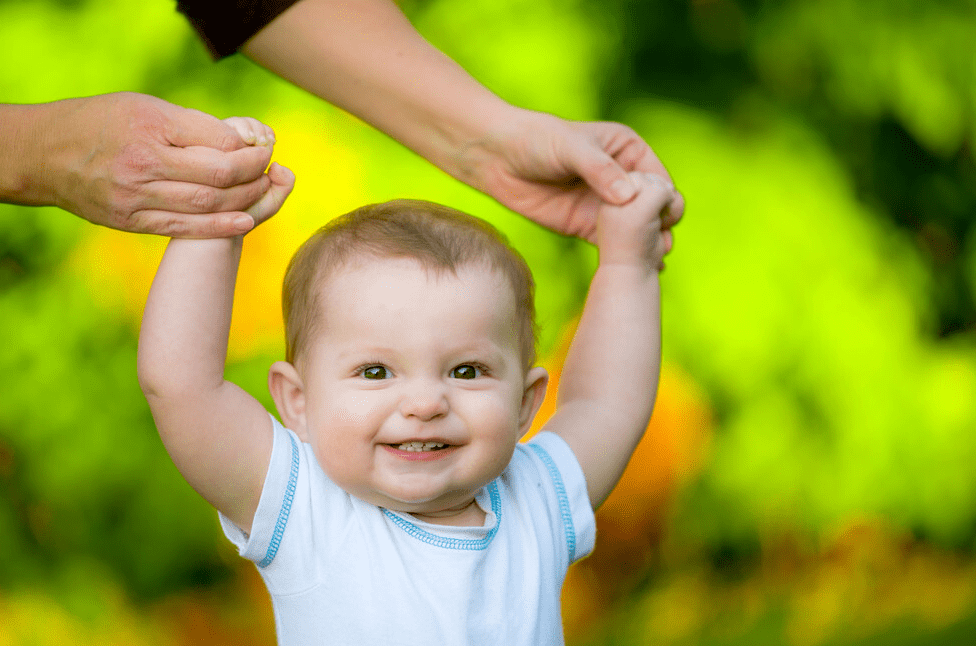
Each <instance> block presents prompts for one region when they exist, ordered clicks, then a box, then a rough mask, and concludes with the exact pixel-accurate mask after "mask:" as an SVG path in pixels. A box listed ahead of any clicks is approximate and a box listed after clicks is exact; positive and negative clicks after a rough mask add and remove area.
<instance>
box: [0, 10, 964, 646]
mask: <svg viewBox="0 0 976 646" xmlns="http://www.w3.org/2000/svg"><path fill="white" fill-rule="evenodd" d="M403 6H404V9H405V10H406V11H407V13H408V15H409V16H410V18H411V19H412V20H413V21H414V23H415V24H416V25H417V27H418V29H419V30H420V31H421V33H423V34H424V35H425V36H426V37H427V38H428V39H430V40H431V41H432V42H433V43H434V44H435V45H437V46H438V47H440V48H442V49H443V50H444V51H445V52H447V53H448V54H449V55H451V56H452V57H454V58H455V59H456V60H458V61H459V62H460V63H461V64H462V65H463V66H465V67H466V68H467V69H468V70H469V71H471V73H472V74H474V75H475V76H476V77H477V78H478V79H480V80H481V81H482V82H484V83H485V84H486V85H488V86H489V87H490V88H492V89H493V90H494V91H496V92H497V93H499V94H500V95H501V96H502V97H504V98H505V99H507V100H509V101H511V102H513V103H516V104H518V105H522V106H525V107H530V108H534V109H540V110H546V111H550V112H554V113H556V114H559V115H561V116H564V117H567V118H573V119H614V120H620V121H623V122H625V123H627V124H629V125H631V126H632V127H634V128H635V129H636V130H637V131H638V132H640V133H641V134H642V135H643V136H644V137H645V139H646V140H647V141H648V142H649V143H650V144H651V145H652V146H653V147H654V149H655V151H656V153H657V154H658V156H659V157H660V158H661V159H662V161H664V163H665V164H666V165H667V167H668V169H669V170H670V172H671V174H672V176H673V177H674V179H675V181H676V183H677V185H678V187H679V188H680V189H681V191H682V192H683V194H684V195H685V197H686V199H687V202H688V208H687V211H686V219H685V221H684V222H682V224H681V225H680V227H679V228H678V229H677V231H676V247H675V250H674V252H673V254H672V255H671V256H670V257H669V260H668V268H667V270H666V272H665V273H664V274H663V276H662V284H663V291H664V305H663V309H664V346H665V362H664V369H663V371H662V381H661V391H660V394H659V398H658V402H657V407H656V411H655V415H654V419H653V420H652V422H651V425H650V427H649V430H648V434H647V436H646V438H645V440H644V441H643V442H642V444H641V446H640V447H639V449H638V451H637V453H636V455H635V456H634V459H633V461H632V463H631V465H630V467H629V469H628V472H627V474H626V476H625V478H624V480H623V481H622V482H621V483H620V485H619V487H618V488H617V490H616V491H615V492H614V494H613V495H612V496H611V498H610V499H609V500H608V501H607V503H606V504H605V505H604V507H603V508H602V509H601V510H600V512H599V513H598V522H599V533H598V542H597V550H596V552H595V553H594V555H593V556H591V557H590V558H588V559H586V560H584V561H582V562H581V563H579V564H578V565H576V566H574V567H573V569H571V571H570V574H569V578H568V581H567V585H566V588H565V591H564V617H565V621H566V632H567V642H568V643H569V644H577V645H596V644H607V645H609V644H628V645H630V644H666V645H672V644H673V645H676V646H677V645H685V644H688V645H690V644H696V645H716V646H719V645H721V646H732V645H738V644H751V645H759V646H762V645H774V644H784V645H790V646H821V645H837V646H841V645H849V644H878V645H882V644H884V645H885V646H888V645H891V644H896V645H897V644H903V645H906V646H908V645H914V644H918V645H922V644H925V645H929V644H932V645H946V646H949V645H955V644H968V643H976V556H974V550H976V468H974V466H973V465H976V433H974V431H976V354H974V349H976V347H974V346H976V343H974V341H976V309H974V306H973V303H974V300H976V288H974V286H976V230H974V229H973V227H972V217H971V216H972V215H973V213H974V208H976V207H974V205H976V182H974V181H973V180H974V178H976V172H974V168H973V160H972V150H973V146H974V143H976V128H974V125H976V101H974V87H976V83H974V82H976V60H974V56H973V49H972V45H971V42H970V41H971V36H972V34H973V33H974V31H976V29H974V28H976V10H974V6H973V4H972V3H971V2H950V1H948V0H947V1H942V2H930V3H915V4H913V3H863V2H855V1H853V0H823V1H822V2H817V3H807V2H803V1H802V0H793V1H784V2H780V3H759V2H753V1H748V0H688V1H686V2H677V3H665V2H657V1H653V0H611V1H608V2H604V3H596V2H585V1H583V0H575V1H574V0H536V1H533V2H528V1H527V0H466V1H462V0H413V1H412V2H405V3H403ZM0 54H2V60H3V61H4V63H3V68H2V69H0V101H3V102H6V103H32V102H43V101H51V100H57V99H61V98H68V97H72V96H86V95H92V94H98V93H103V92H112V91H121V90H129V91H138V92H145V93H149V94H153V95H156V96H159V97H161V98H163V99H166V100H168V101H171V102H173V103H177V104H180V105H184V106H188V107H194V108H198V109H200V110H203V111H205V112H208V113H211V114H215V115H217V116H220V117H227V116H232V115H249V116H253V117H256V118H258V119H260V120H262V121H264V122H265V123H268V124H269V125H271V126H272V127H273V128H274V130H275V132H276V135H277V141H278V144H277V146H276V149H275V159H276V160H278V161H280V162H281V163H283V164H285V165H287V166H289V167H290V168H292V169H293V170H294V171H295V173H296V175H297V177H298V183H297V186H296V189H295V192H294V193H293V195H292V197H291V198H290V199H289V201H288V203H287V204H286V206H285V207H284V208H283V209H282V211H281V212H280V214H279V215H277V216H276V217H275V218H273V219H272V220H271V221H270V222H269V223H267V224H266V225H263V226H262V227H261V228H260V229H258V230H257V231H256V232H255V233H253V234H250V235H248V236H247V238H246V241H245V252H244V258H243V261H242V267H241V272H240V277H239V283H238V295H237V301H236V303H235V310H234V322H233V328H232V334H231V347H230V365H229V366H228V375H229V376H230V378H232V379H234V380H235V381H237V382H238V383H241V384H242V385H243V386H245V387H246V388H248V390H250V391H251V392H252V393H253V394H254V395H255V396H257V397H258V398H259V399H261V401H262V402H264V403H265V404H266V405H267V406H269V408H270V407H271V402H270V398H269V397H268V394H267V389H266V387H265V385H264V384H265V379H266V371H267V367H268V366H269V365H270V363H271V362H272V361H274V360H276V359H278V358H279V357H280V356H281V354H282V352H283V343H282V341H281V336H282V331H281V322H280V314H279V311H280V297H279V289H280V281H281V276H282V274H283V272H284V267H285V264H286V263H287V261H288V258H289V257H290V256H291V254H292V252H293V251H294V249H295V248H296V247H297V245H298V244H299V243H300V242H301V241H303V240H304V239H305V238H306V237H307V236H308V235H309V234H310V233H311V232H312V231H314V230H315V229H317V228H318V227H319V226H320V225H321V224H322V223H323V222H324V221H325V220H327V219H328V218H330V217H333V216H335V215H338V214H341V213H344V212H346V211H348V210H350V209H352V208H355V207H357V206H359V205H361V204H364V203H368V202H376V201H382V200H386V199H390V198H394V197H420V198H424V199H430V200H434V201H438V202H443V203H445V204H449V205H451V206H454V207H457V208H460V209H462V210H466V211H468V212H471V213H474V214H477V215H479V216H481V217H484V218H486V219H488V220H490V221H492V222H493V223H494V224H496V225H497V226H498V227H500V228H501V229H502V230H503V231H504V232H505V233H506V234H507V235H508V236H509V237H510V239H511V240H512V241H513V243H514V244H515V246H517V247H518V248H519V249H520V251H522V253H523V254H524V255H525V256H526V258H527V260H528V262H529V264H530V266H531V267H532V269H533V271H534V273H535V275H536V278H537V282H538V293H539V297H538V311H539V323H540V326H541V347H540V356H541V357H542V363H543V365H545V366H546V367H547V368H548V369H549V371H550V373H551V374H552V375H553V379H554V383H553V385H552V386H551V388H550V397H549V399H548V400H547V403H546V407H545V408H544V410H543V413H542V414H541V415H540V419H539V420H538V422H537V425H536V427H538V425H539V424H541V422H542V421H544V419H545V417H546V415H547V414H549V413H551V406H552V395H553V394H554V392H555V390H556V386H557V384H558V375H559V371H560V366H561V363H562V359H563V357H564V355H565V348H566V345H567V343H568V339H569V337H570V335H571V333H572V328H573V325H574V321H575V318H576V316H577V315H578V313H579V310H580V308H581V305H582V301H583V297H584V295H585V289H586V284H587V281H588V279H589V276H590V274H591V272H592V270H593V267H594V266H595V252H594V250H593V249H592V248H591V247H589V246H588V245H586V244H584V243H581V242H579V241H573V240H566V239H563V238H560V237H559V236H556V235H553V234H551V233H549V232H546V231H543V230H541V229H540V228H538V227H536V226H534V225H532V224H529V223H527V222H526V221H524V220H523V219H521V218H520V217H518V216H515V215H513V214H511V213H510V212H508V211H506V210H505V209H503V208H502V207H500V206H499V205H497V204H495V203H494V202H492V201H491V200H490V199H488V198H486V197H484V196H482V195H480V194H478V193H476V192H474V191H473V190H471V189H469V188H467V187H465V186H463V185H461V184H459V183H458V182H456V181H454V180H453V179H451V178H449V177H447V176H446V175H444V174H443V173H441V172H440V171H438V170H436V169H435V168H433V167H431V166H430V165H428V164H427V163H426V162H425V161H423V160H422V159H420V158H418V157H416V156H415V155H413V154H412V153H410V152H408V151H406V150H404V149H402V148H401V147H399V146H398V145H397V144H395V143H393V142H392V141H390V140H389V139H387V138H386V137H384V136H383V135H381V134H379V133H376V132H375V131H373V130H371V129H370V128H368V127H367V126H365V125H364V124H362V123H361V122H359V121H358V120H356V119H355V118H353V117H350V116H348V115H346V114H344V113H342V112H341V111H339V110H337V109H335V108H333V107H331V106H329V105H327V104H325V103H323V102H321V101H320V100H318V99H316V98H314V97H311V96H309V95H307V94H305V93H304V92H302V91H301V90H298V89H296V88H294V87H292V86H290V85H288V84H287V83H285V82H283V81H281V80H279V79H277V78H275V77H273V76H272V75H270V74H269V73H267V72H265V71H263V70H261V69H260V68H258V67H256V66H255V65H253V64H252V63H250V62H249V61H247V60H246V59H244V58H243V57H241V56H234V57H231V58H229V59H226V60H224V61H221V62H219V63H213V62H211V61H210V60H209V58H208V56H207V54H206V52H205V50H204V49H203V46H202V45H201V44H200V43H199V42H198V41H197V40H196V38H195V36H194V35H193V33H192V32H191V30H190V28H189V27H188V25H187V24H186V23H185V22H184V21H183V19H182V18H181V17H180V16H179V15H178V14H177V13H176V12H175V8H174V6H173V3H172V2H161V1H157V0H152V1H150V2H144V3H127V2H121V0H97V1H96V0H87V1H86V0H70V1H69V0H59V1H55V0H49V1H37V2H19V1H16V0H7V1H6V2H0ZM0 154H2V153H0ZM165 243H166V241H165V240H163V239H160V238H156V237H141V236H135V235H131V234H125V233H119V232H116V231H112V230H108V229H104V228H97V227H94V226H91V225H88V224H86V223H83V222H81V221H80V220H79V219H77V218H75V217H73V216H70V215H69V214H66V213H64V212H62V211H58V210H57V209H53V208H45V209H29V208H24V207H16V206H9V205H0V338H2V339H3V340H4V342H3V343H2V344H0V374H2V375H3V376H2V377H0V483H2V484H0V547H2V549H3V553H4V556H5V558H4V559H0V646H7V645H11V646H13V645H17V646H21V645H34V644H38V645H40V644H64V645H73V644H88V643H93V642H94V643H99V644H116V643H117V644H127V645H130V646H131V645H138V644H163V645H166V644H173V645H187V646H189V645H202V644H215V645H219V644H236V645H246V644H255V645H257V644H269V643H273V639H274V637H273V634H274V631H273V623H272V617H271V609H270V603H269V601H268V599H267V594H266V593H265V591H264V589H263V586H262V584H261V582H260V580H259V577H258V576H257V573H256V572H255V571H254V568H253V567H252V566H251V565H249V564H247V563H245V562H243V561H241V560H240V559H238V558H237V557H236V555H235V554H234V553H233V550H232V549H231V548H230V546H229V544H228V543H227V542H226V541H225V540H224V539H223V538H222V536H221V534H220V530H219V528H218V526H217V523H216V518H215V515H214V514H213V512H212V511H211V510H210V509H209V508H208V507H207V506H206V504H205V503H203V501H202V500H199V499H198V498H197V497H196V496H195V495H194V494H193V493H192V491H190V490H189V488H188V487H187V486H186V485H185V484H184V483H183V482H182V480H181V479H180V478H179V475H178V473H177V472H176V471H175V469H174V468H173V467H172V465H171V464H170V463H169V461H168V459H167V457H166V455H165V452H164V451H163V449H162V446H161V445H160V443H159V441H158V438H157V437H156V435H155V431H154V428H153V425H152V420H151V418H150V416H149V413H148V409H147V407H146V405H145V402H144V400H143V399H142V396H141V394H140V393H139V389H138V385H137V383H136V378H135V340H136V337H137V334H138V325H139V318H140V316H141V310H142V305H143V302H144V299H145V296H146V293H147V292H148V288H149V284H150V282H151V280H152V275H153V273H154V271H155V267H156V264H157V262H158V260H159V258H160V256H161V254H162V250H163V248H164V246H165ZM622 369H623V370H626V367H624V366H622Z"/></svg>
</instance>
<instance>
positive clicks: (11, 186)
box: [0, 103, 64, 206]
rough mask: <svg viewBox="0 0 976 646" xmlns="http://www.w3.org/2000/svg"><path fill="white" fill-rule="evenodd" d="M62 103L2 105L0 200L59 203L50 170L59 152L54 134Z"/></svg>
mask: <svg viewBox="0 0 976 646" xmlns="http://www.w3.org/2000/svg"><path fill="white" fill-rule="evenodd" d="M63 109H64V106H63V105H61V104H60V103H45V104H39V105H8V104H0V202H5V203H8V204H25V205H29V206H46V205H53V204H55V203H56V195H55V192H54V191H53V190H52V187H51V186H50V185H49V184H50V181H49V172H48V169H50V168H51V167H52V165H53V163H54V162H55V161H56V160H55V157H57V156H58V155H59V151H58V148H60V146H58V145H57V144H56V141H55V138H54V137H53V134H54V133H55V132H56V130H55V128H54V124H55V123H56V122H57V117H56V116H55V115H56V114H57V112H59V111H62V110H63Z"/></svg>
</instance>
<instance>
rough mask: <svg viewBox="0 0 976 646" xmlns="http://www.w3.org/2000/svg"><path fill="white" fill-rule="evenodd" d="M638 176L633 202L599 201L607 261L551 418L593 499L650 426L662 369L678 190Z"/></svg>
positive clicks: (610, 483) (599, 498)
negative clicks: (668, 257) (664, 273)
mask: <svg viewBox="0 0 976 646" xmlns="http://www.w3.org/2000/svg"><path fill="white" fill-rule="evenodd" d="M634 177H635V179H636V180H637V183H638V184H639V193H638V195H637V197H636V198H634V200H633V201H632V202H630V203H629V204H627V205H624V206H622V207H618V206H612V205H607V206H604V207H603V208H601V209H600V214H599V220H598V233H597V236H598V242H597V245H598V248H599V252H600V260H599V265H598V267H597V270H596V273H595V274H594V276H593V281H592V282H591V284H590V290H589V293H588V295H587V298H586V305H585V307H584V309H583V315H582V317H581V318H580V323H579V327H578V328H577V330H576V334H575V336H574V337H573V341H572V344H571V345H570V350H569V353H568V355H567V357H566V363H565V365H564V367H563V371H562V375H561V377H560V382H559V397H558V400H557V403H556V412H555V414H554V415H553V417H552V418H551V419H550V420H549V422H548V423H547V424H546V427H545V430H549V431H552V432H555V433H557V434H558V435H560V436H561V437H562V438H563V439H565V440H566V442H567V443H568V444H569V445H570V447H571V448H572V449H573V453H574V454H575V455H576V457H577V459H578V460H579V463H580V465H581V467H582V469H583V473H584V475H585V476H586V484H587V489H588V491H589V494H590V501H591V502H592V504H593V507H594V509H595V508H597V507H599V506H600V504H602V503H603V501H604V500H605V499H606V497H607V496H608V495H610V492H611V491H612V490H613V488H614V486H616V484H617V481H618V480H619V479H620V476H621V475H622V474H623V471H624V468H625V467H626V466H627V462H628V461H629V460H630V456H631V455H632V454H633V452H634V449H635V448H636V447H637V443H638V442H639V441H640V439H641V437H643V435H644V431H645V429H646V428H647V424H648V422H649V421H650V417H651V412H652V410H653V408H654V400H655V398H656V396H657V386H658V376H659V373H660V361H661V341H660V337H661V326H660V288H659V281H658V270H659V268H660V266H661V262H662V258H663V257H664V254H665V253H666V252H667V251H668V250H669V249H670V247H671V233H670V232H668V231H662V217H661V216H662V214H664V213H666V209H667V207H668V205H669V204H670V203H671V202H672V201H673V200H674V198H675V194H674V192H673V190H672V189H671V188H670V186H668V185H665V184H664V183H663V182H661V181H653V180H652V179H649V177H654V176H644V175H637V174H635V176H634ZM655 179H656V177H655Z"/></svg>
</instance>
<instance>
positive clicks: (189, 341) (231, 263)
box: [138, 118, 294, 531]
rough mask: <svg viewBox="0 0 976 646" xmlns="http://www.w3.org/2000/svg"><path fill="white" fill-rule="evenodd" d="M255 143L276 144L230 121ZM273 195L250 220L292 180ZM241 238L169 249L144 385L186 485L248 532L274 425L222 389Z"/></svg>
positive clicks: (263, 213) (143, 364) (282, 176)
mask: <svg viewBox="0 0 976 646" xmlns="http://www.w3.org/2000/svg"><path fill="white" fill-rule="evenodd" d="M228 123H230V124H231V125H233V126H234V127H235V128H236V129H237V130H238V131H239V132H240V133H241V136H242V137H243V138H244V139H245V141H248V143H251V144H261V145H264V144H266V145H271V144H272V143H273V142H274V139H273V134H270V129H268V128H267V127H266V126H263V125H262V124H260V123H259V122H256V121H254V120H253V119H240V118H233V119H229V120H228ZM268 176H269V178H270V179H271V184H272V188H271V189H270V190H269V191H268V193H267V194H266V195H265V197H264V198H262V199H261V200H260V201H259V202H258V203H257V204H255V205H254V206H253V207H251V209H250V210H249V211H252V210H253V211H254V213H252V215H255V216H256V217H255V219H256V220H257V221H261V220H262V219H264V218H265V217H270V214H273V213H274V212H276V211H277V210H278V209H279V208H280V207H281V205H282V203H283V202H284V200H285V198H286V197H287V196H288V194H289V192H290V191H291V188H292V186H293V185H294V176H293V175H292V173H291V171H289V170H287V169H286V168H284V167H282V166H278V165H277V164H272V165H271V167H270V168H269V170H268ZM241 246H242V237H241V236H238V237H236V238H223V239H211V240H190V239H181V240H180V239H174V240H171V241H170V243H169V246H168V247H167V248H166V252H165V254H164V255H163V259H162V261H161V262H160V265H159V269H158V270H157V272H156V277H155V279H154V280H153V285H152V288H151V290H150V292H149V298H148V300H147V302H146V309H145V312H144V314H143V320H142V328H141V330H140V333H139V360H138V369H139V383H140V385H141V386H142V390H143V393H145V395H146V399H147V400H148V401H149V407H150V409H151V410H152V414H153V418H154V419H155V421H156V427H157V429H158V430H159V435H160V437H161V438H162V440H163V444H164V445H165V446H166V450H167V451H168V452H169V454H170V457H172V459H173V462H174V463H175V464H176V467H177V468H178V469H179V470H180V473H181V474H183V477H184V478H186V480H187V482H189V483H190V485H191V486H192V487H193V488H194V489H196V491H197V492H198V493H199V494H200V495H201V496H203V497H204V498H205V499H206V500H207V501H208V502H210V504H212V505H213V506H214V507H216V508H217V509H219V510H220V511H221V512H223V513H224V514H225V515H226V516H227V517H228V518H230V519H231V520H232V521H233V522H234V523H236V524H237V525H239V526H240V527H241V528H242V529H244V530H245V531H249V530H250V526H251V521H252V519H253V517H254V511H255V510H256V509H257V504H258V500H259V498H260V495H261V487H262V485H263V482H264V476H265V473H266V471H267V467H268V461H269V459H270V455H271V442H272V436H271V420H270V418H269V417H268V413H267V412H266V411H265V410H264V408H263V407H262V406H261V404H260V403H258V402H257V401H256V400H255V399H254V398H253V397H251V396H250V395H249V394H247V393H246V392H245V391H243V390H242V389H240V388H239V387H237V386H236V385H234V384H232V383H230V382H228V381H225V380H224V362H225V360H226V357H227V337H228V333H229V330H230V319H231V309H232V305H233V301H234V282H235V279H236V276H237V267H238V262H239V260H240V254H241Z"/></svg>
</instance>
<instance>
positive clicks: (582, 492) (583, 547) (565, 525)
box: [528, 432, 596, 563]
mask: <svg viewBox="0 0 976 646" xmlns="http://www.w3.org/2000/svg"><path fill="white" fill-rule="evenodd" d="M528 447H529V449H531V450H532V452H533V453H534V454H535V456H536V457H537V458H538V459H539V460H540V461H541V462H542V465H543V466H544V468H545V471H546V472H547V473H548V475H549V478H550V479H551V480H552V484H553V487H554V488H555V491H556V500H557V502H558V505H559V510H558V513H559V517H560V518H561V521H562V530H563V535H564V538H565V540H566V547H567V549H568V552H569V562H570V563H573V562H575V561H578V560H579V559H581V558H583V557H585V556H588V555H589V554H590V552H592V551H593V547H594V546H595V544H596V518H595V516H594V514H593V506H592V505H591V504H590V494H589V492H588V490H587V488H586V477H585V476H584V475H583V469H582V467H580V464H579V461H578V460H577V459H576V456H575V455H574V454H573V451H572V449H570V448H569V445H568V444H566V441H565V440H563V439H562V438H561V437H559V436H558V435H556V434H555V433H549V432H542V433H539V434H538V435H536V436H535V437H534V438H532V440H531V441H530V442H529V443H528Z"/></svg>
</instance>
